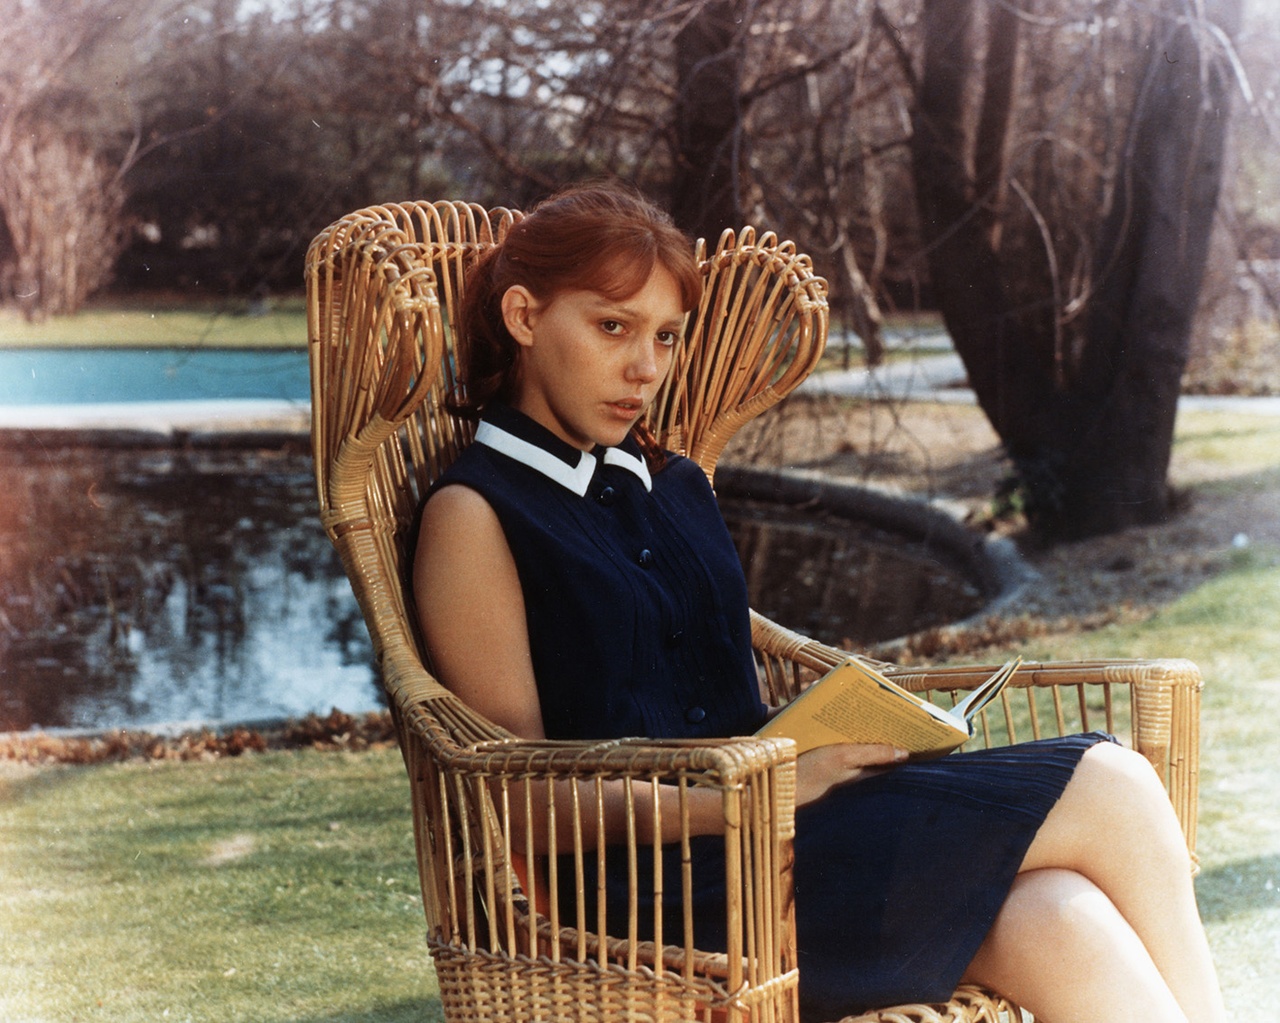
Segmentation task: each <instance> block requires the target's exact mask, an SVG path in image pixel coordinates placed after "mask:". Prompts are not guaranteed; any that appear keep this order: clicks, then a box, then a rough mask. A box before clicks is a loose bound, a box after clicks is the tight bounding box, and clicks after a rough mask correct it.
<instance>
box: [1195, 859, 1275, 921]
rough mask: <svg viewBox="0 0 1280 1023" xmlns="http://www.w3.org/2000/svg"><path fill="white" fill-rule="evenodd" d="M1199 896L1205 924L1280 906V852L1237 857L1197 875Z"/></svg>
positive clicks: (1197, 896)
mask: <svg viewBox="0 0 1280 1023" xmlns="http://www.w3.org/2000/svg"><path fill="white" fill-rule="evenodd" d="M1196 899H1197V901H1198V902H1199V903H1200V912H1201V914H1202V915H1203V917H1204V921H1205V923H1220V922H1223V921H1226V920H1230V919H1231V918H1233V917H1236V916H1240V915H1241V914H1244V913H1256V912H1258V911H1260V910H1268V909H1280V853H1271V854H1269V855H1266V856H1254V857H1252V858H1251V859H1247V860H1234V861H1232V862H1231V863H1224V864H1222V866H1220V867H1214V868H1213V869H1212V870H1206V871H1204V873H1202V874H1201V875H1200V876H1199V877H1198V878H1196Z"/></svg>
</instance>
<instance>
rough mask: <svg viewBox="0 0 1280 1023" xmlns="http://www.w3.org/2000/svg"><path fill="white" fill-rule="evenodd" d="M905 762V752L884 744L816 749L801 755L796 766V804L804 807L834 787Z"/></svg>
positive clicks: (844, 744)
mask: <svg viewBox="0 0 1280 1023" xmlns="http://www.w3.org/2000/svg"><path fill="white" fill-rule="evenodd" d="M906 759H907V752H906V750H901V749H897V748H896V747H894V746H890V745H888V744H887V743H840V744H838V745H834V746H819V747H818V748H817V749H813V750H809V751H808V752H807V753H803V754H801V755H800V758H799V759H798V760H797V762H796V803H797V804H798V805H800V806H804V805H805V804H806V803H811V802H813V801H814V800H815V799H821V798H822V797H823V796H825V795H826V794H827V793H828V792H830V791H831V789H833V788H835V787H836V786H837V785H844V784H847V783H848V782H852V781H857V780H858V779H859V778H862V777H865V776H866V775H867V774H868V773H873V772H874V771H877V770H879V769H882V768H884V767H887V766H889V765H891V764H897V763H901V762H902V761H903V760H906Z"/></svg>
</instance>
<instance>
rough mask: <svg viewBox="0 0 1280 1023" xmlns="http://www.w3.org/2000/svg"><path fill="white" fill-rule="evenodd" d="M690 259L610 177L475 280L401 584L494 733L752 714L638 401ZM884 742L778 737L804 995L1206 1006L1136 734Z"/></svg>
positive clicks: (712, 571) (696, 811)
mask: <svg viewBox="0 0 1280 1023" xmlns="http://www.w3.org/2000/svg"><path fill="white" fill-rule="evenodd" d="M699 286H700V285H699V276H698V273H697V270H696V267H695V266H694V263H693V259H692V248H691V246H690V245H689V243H688V241H687V239H686V238H685V237H684V236H683V235H681V234H680V233H679V232H678V231H677V230H675V228H674V227H673V226H672V225H671V223H670V221H669V220H668V219H667V218H666V217H665V215H664V214H662V213H661V212H660V211H658V210H657V209H655V208H654V207H653V206H651V205H650V204H648V203H647V202H646V201H644V200H643V199H641V198H639V197H638V196H636V195H634V194H632V193H629V192H625V191H621V190H617V189H613V188H605V187H589V188H581V189H576V190H571V191H568V192H565V193H562V194H560V195H558V196H555V197H553V198H552V199H550V200H548V201H546V202H545V203H543V204H542V205H540V206H538V207H537V208H536V209H535V210H534V211H533V212H532V213H531V214H530V215H529V216H528V217H527V218H526V219H524V220H523V221H521V222H520V223H519V224H517V225H516V226H515V227H513V228H512V230H511V232H510V234H509V235H508V237H507V239H506V241H505V242H504V244H503V245H502V246H500V247H498V248H497V249H495V250H493V251H491V252H490V253H489V254H488V255H487V256H486V257H485V258H484V259H483V260H482V261H481V262H480V264H479V265H478V266H477V267H476V268H475V270H474V271H473V273H472V275H471V277H470V278H469V279H468V287H467V293H466V295H467V298H466V304H465V307H464V309H463V311H462V316H461V322H460V324H459V330H460V333H461V336H462V338H463V340H464V342H465V354H464V369H465V374H464V377H465V381H466V395H465V399H464V401H463V406H464V408H465V410H466V411H468V412H470V413H472V414H475V415H477V416H478V417H479V418H480V419H481V423H480V426H479V427H478V432H477V435H476V442H475V443H474V444H473V445H472V446H471V447H470V448H468V450H467V451H466V452H465V453H464V454H463V455H462V457H461V458H460V459H459V460H458V461H457V462H456V463H455V465H454V466H453V467H451V469H450V470H449V471H448V472H447V473H446V474H445V476H444V477H443V479H442V480H441V481H440V484H439V485H438V486H437V487H436V488H435V489H434V490H433V492H432V494H431V495H430V496H429V498H428V500H427V501H426V503H425V505H424V507H423V513H422V522H421V532H420V542H419V546H418V550H417V558H416V562H415V574H414V585H415V593H416V597H417V606H418V611H419V615H420V618H421V625H422V630H423V635H424V637H425V639H426V643H427V646H428V648H429V651H430V655H431V659H432V662H433V664H434V667H435V670H436V671H437V673H438V674H439V676H440V678H441V679H442V680H443V681H444V682H445V684H447V685H448V686H449V687H450V688H451V689H453V690H454V691H455V692H456V693H457V694H458V695H459V696H460V697H461V698H462V699H464V700H465V701H466V702H467V703H468V704H469V705H470V706H472V707H473V708H475V709H476V710H477V711H479V712H480V713H482V714H484V715H485V716H487V717H488V718H490V719H491V720H493V721H494V722H496V723H498V724H500V725H502V726H503V727H505V728H507V729H509V730H510V731H511V732H513V733H515V734H516V735H519V736H525V737H528V738H543V737H551V738H558V739H579V738H609V737H622V736H632V735H644V736H650V737H703V736H729V735H744V734H750V733H752V732H754V731H755V730H756V729H757V728H758V727H759V726H760V725H761V724H762V723H763V721H764V719H765V717H766V714H767V711H766V709H765V706H764V705H763V703H762V702H761V699H760V696H759V692H758V687H757V681H756V673H755V668H754V663H753V661H752V655H751V646H750V628H749V624H748V611H747V600H746V586H745V582H744V579H743V574H742V570H741V567H740V565H739V563H738V560H737V556H736V554H735V551H734V548H733V544H732V542H731V540H730V538H729V536H728V532H727V530H726V528H725V526H724V523H723V521H722V520H721V519H720V516H719V512H718V510H717V508H716V504H715V498H714V496H713V494H712V492H711V489H710V487H709V486H708V485H707V482H706V479H705V477H704V476H703V474H702V472H701V470H700V469H699V468H698V467H697V466H696V465H695V464H693V463H692V462H690V461H688V460H687V459H684V458H681V457H678V456H675V455H672V454H665V455H664V454H663V453H662V452H660V451H658V450H657V449H656V445H654V444H653V443H652V441H651V439H650V438H649V437H648V436H647V435H646V434H645V432H644V431H643V429H642V428H641V427H640V425H639V419H640V416H641V414H642V413H643V411H644V409H645V408H646V406H647V405H648V404H649V402H650V401H651V400H652V399H653V397H654V395H655V394H656V392H657V390H658V387H659V386H660V385H661V383H662V380H663V378H664V376H665V374H666V372H667V369H668V367H669V366H670V363H671V357H672V349H673V346H674V344H675V342H676V341H677V339H678V337H679V335H680V332H681V329H682V323H683V319H684V315H685V313H686V312H687V311H688V310H690V309H691V308H693V306H694V305H695V304H696V302H697V299H698V296H699ZM903 759H904V755H903V754H902V753H901V751H897V750H894V749H892V748H890V747H887V746H875V745H843V746H830V747H825V748H822V749H817V750H814V751H812V752H810V753H807V754H805V755H804V756H802V757H801V758H800V760H799V763H798V767H797V771H798V774H797V784H798V794H797V804H798V810H797V820H796V828H797V838H796V874H795V877H796V918H797V931H798V944H799V949H800V957H801V958H800V963H801V973H800V976H801V981H800V984H801V989H800V997H801V1005H802V1010H803V1012H804V1015H805V1016H806V1018H808V1019H814V1020H820V1019H828V1020H830V1019H838V1018H840V1017H841V1016H843V1015H845V1014H848V1013H851V1012H856V1011H860V1010H864V1009H867V1008H871V1007H874V1006H877V1005H887V1004H894V1003H900V1002H917V1001H923V1002H929V1001H943V1000H945V999H947V998H948V997H950V995H951V992H952V991H953V990H954V988H955V986H956V985H957V984H958V983H959V982H961V981H963V980H969V981H974V982H977V983H980V984H983V985H986V986H988V987H990V988H993V989H995V990H997V991H1000V992H1002V993H1003V994H1005V995H1007V996H1008V997H1010V998H1013V999H1014V1000H1016V1001H1017V1002H1019V1003H1020V1004H1022V1005H1024V1006H1025V1007H1027V1008H1028V1009H1030V1010H1031V1011H1032V1012H1034V1013H1035V1016H1036V1018H1037V1019H1038V1020H1040V1019H1043V1020H1046V1021H1048V1023H1068V1021H1087V1020H1088V1021H1102V1020H1111V1019H1124V1018H1133V1019H1148V1020H1159V1021H1162V1023H1175V1021H1184V1020H1185V1021H1192V1023H1222V1021H1223V1020H1224V1019H1225V1015H1224V1010H1223V1006H1222V1002H1221V997H1220V995H1219V992H1218V986H1217V981H1216V978H1215V975H1214V970H1213V966H1212V963H1211V961H1210V958H1209V952H1208V948H1207V944H1206V942H1205V939H1204V934H1203V929H1202V927H1201V924H1200V920H1199V916H1198V913H1197V909H1196V905H1195V899H1194V895H1193V892H1192V885H1191V868H1190V863H1189V860H1188V856H1187V852H1186V848H1185V846H1184V844H1183V841H1182V837H1181V833H1180V831H1179V828H1178V826H1177V822H1176V820H1175V818H1174V815H1173V812H1172V809H1171V807H1170V805H1169V802H1168V799H1167V797H1166V796H1165V794H1164V791H1163V789H1162V787H1161V785H1160V783H1159V781H1158V779H1157V777H1156V775H1155V772H1154V771H1152V770H1151V768H1150V767H1149V765H1148V764H1147V763H1146V761H1145V760H1143V759H1142V758H1141V757H1139V756H1138V755H1136V754H1133V753H1131V752H1129V751H1127V750H1125V749H1123V748H1121V747H1120V746H1118V745H1116V744H1114V743H1112V742H1109V741H1107V738H1106V737H1105V736H1102V735H1089V736H1073V737H1069V738H1065V739H1054V740H1046V741H1044V742H1038V743H1025V744H1022V745H1019V746H1016V747H1012V748H1007V749H996V750H984V751H979V752H975V753H963V754H955V755H952V756H950V757H946V758H943V759H941V760H937V761H930V762H923V763H914V762H913V763H901V761H902V760H903ZM566 784H567V783H566ZM646 791H647V790H646ZM566 795H567V793H566ZM692 795H693V805H692V806H691V812H692V818H693V827H694V829H695V831H697V832H700V833H704V834H706V835H708V836H712V835H714V833H715V831H716V829H717V827H718V821H719V813H720V806H719V799H718V797H717V796H716V795H715V794H714V793H709V792H700V791H697V790H695V791H694V792H693V794H692ZM704 796H705V797H707V799H708V802H707V803H702V802H700V801H699V800H700V799H701V798H702V797H704ZM605 798H606V802H607V806H606V812H605V813H604V815H603V833H602V834H593V835H591V836H589V839H590V840H591V841H596V842H608V841H609V840H610V838H611V837H612V836H614V835H622V834H624V833H625V828H626V826H627V825H626V810H625V809H624V807H623V803H622V798H621V794H620V793H616V792H612V791H606V793H605ZM653 810H654V808H653V807H652V806H650V805H645V804H644V803H643V801H639V802H637V803H636V804H635V806H634V809H633V812H634V815H635V818H636V823H637V827H638V828H639V830H640V832H641V833H642V834H649V835H651V834H652V829H653V828H654V826H655V821H661V822H662V827H663V830H664V831H666V829H667V824H668V822H669V823H671V824H674V823H675V820H676V818H677V814H675V813H661V814H658V815H655V814H654V813H653ZM563 816H566V817H567V814H566V815H563ZM675 837H676V834H675V833H674V832H672V833H669V834H664V835H663V838H664V839H665V838H672V839H674V838H675ZM708 841H709V842H710V843H712V845H711V846H710V847H714V841H715V840H714V839H711V838H709V839H708ZM560 847H561V848H565V846H563V845H561V846H560ZM642 875H643V872H642ZM607 883H608V882H607ZM592 887H593V886H592V884H591V883H590V882H589V883H588V885H587V888H588V889H591V888H592ZM697 887H698V889H699V896H698V897H699V899H701V900H702V904H701V905H700V910H699V914H698V924H697V926H698V927H699V928H700V929H699V931H698V936H699V943H700V945H703V939H704V938H706V937H707V935H708V934H712V935H713V934H714V931H715V926H716V923H715V922H716V920H717V918H718V917H719V916H721V915H722V909H721V910H720V911H719V913H718V912H717V904H716V892H715V886H714V880H712V879H709V880H708V881H707V883H706V890H705V891H703V884H702V882H701V881H699V882H698V885H697ZM721 897H723V896H722V893H721ZM610 901H611V902H616V901H618V900H610ZM703 947H706V946H705V945H703Z"/></svg>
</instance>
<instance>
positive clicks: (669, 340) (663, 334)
mask: <svg viewBox="0 0 1280 1023" xmlns="http://www.w3.org/2000/svg"><path fill="white" fill-rule="evenodd" d="M679 337H680V335H679V334H678V333H677V332H676V331H674V330H660V331H658V344H660V345H662V346H663V347H664V348H670V347H671V346H672V345H674V344H675V343H676V340H677V339H678V338H679Z"/></svg>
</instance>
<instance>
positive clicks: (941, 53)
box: [912, 0, 1240, 539]
mask: <svg viewBox="0 0 1280 1023" xmlns="http://www.w3.org/2000/svg"><path fill="white" fill-rule="evenodd" d="M1206 6H1207V10H1206V19H1207V20H1208V21H1212V22H1214V23H1216V24H1217V25H1218V26H1219V27H1220V28H1221V29H1222V30H1223V31H1224V32H1225V33H1226V34H1227V36H1228V37H1234V35H1235V32H1236V29H1237V28H1238V25H1239V16H1240V0H1210V3H1209V4H1207V5H1206ZM973 10H974V3H973V0H926V2H925V5H924V22H925V57H924V72H923V75H922V78H921V83H920V89H919V95H918V100H917V107H916V111H915V114H914V126H913V127H914V134H913V139H912V161H913V174H914V178H915V182H916V189H917V201H918V204H919V209H920V219H921V230H922V234H923V236H924V240H925V243H926V245H927V246H928V254H929V255H928V258H929V269H930V277H931V281H932V284H933V286H934V289H935V292H936V295H937V299H938V305H939V308H940V310H941V312H942V314H943V318H944V320H945V322H946V325H947V328H948V330H949V331H950V333H951V336H952V339H953V341H954V343H955V346H956V350H957V351H958V352H959V354H960V356H961V358H962V359H963V360H964V363H965V367H966V369H967V370H968V373H969V379H970V384H971V385H972V387H973V389H974V392H975V394H976V395H977V398H978V402H979V404H980V405H981V406H982V408H983V410H984V412H985V413H986V414H987V417H988V418H989V419H990V420H991V423H992V426H993V427H994V428H995V430H996V432H997V433H998V434H999V436H1000V438H1001V440H1002V441H1003V443H1004V446H1005V449H1006V451H1007V453H1008V455H1009V457H1010V459H1011V461H1012V462H1013V466H1014V471H1015V473H1016V476H1017V479H1018V483H1019V486H1020V488H1021V490H1022V493H1023V496H1024V501H1025V507H1026V510H1027V513H1028V515H1029V517H1030V518H1031V519H1032V521H1033V523H1034V524H1035V525H1037V526H1038V527H1039V528H1040V529H1041V530H1042V531H1043V532H1044V533H1045V534H1046V535H1047V536H1048V537H1050V538H1056V539H1065V538H1071V537H1077V536H1084V535H1089V534H1094V533H1104V532H1111V531H1115V530H1118V529H1122V528H1124V527H1126V526H1129V525H1134V524H1139V523H1149V522H1156V521H1160V520H1161V519H1163V518H1164V517H1165V516H1166V515H1167V514H1168V511H1169V486H1168V470H1169V456H1170V451H1171V446H1172V439H1173V426H1174V418H1175V415H1176V412H1177V402H1178V395H1179V389H1180V383H1181V377H1182V372H1183V369H1184V367H1185V363H1186V358H1187V352H1188V347H1189V337H1190V329H1191V323H1192V317H1193V316H1194V314H1195V308H1196V304H1197V300H1198V295H1199V289H1200V282H1201V278H1202V276H1203V271H1204V263H1205V258H1206V254H1207V250H1208V241H1209V235H1210V231H1211V228H1212V222H1213V212H1214V209H1215V208H1216V204H1217V196H1218V188H1219V183H1220V180H1221V174H1222V152H1223V142H1224V137H1225V131H1226V123H1227V109H1228V106H1229V99H1230V90H1231V88H1232V80H1231V76H1230V73H1229V69H1228V67H1227V65H1226V62H1225V61H1224V60H1222V59H1219V58H1217V57H1215V55H1214V49H1213V48H1214V47H1216V43H1214V42H1213V41H1211V40H1210V38H1209V33H1207V32H1203V31H1201V34H1200V35H1197V34H1196V30H1197V29H1200V30H1202V29H1203V26H1202V25H1197V24H1195V23H1188V22H1187V21H1186V20H1185V19H1181V18H1176V19H1175V18H1168V19H1165V20H1161V21H1158V22H1157V25H1156V31H1155V33H1154V35H1153V37H1152V41H1151V43H1150V44H1149V45H1150V58H1149V64H1148V68H1147V72H1146V80H1145V84H1144V86H1143V88H1142V90H1141V91H1140V94H1139V99H1138V102H1137V104H1136V106H1135V108H1134V110H1133V112H1132V114H1131V118H1130V127H1129V133H1128V145H1127V148H1126V152H1124V153H1123V154H1121V155H1120V157H1119V160H1118V174H1119V175H1120V179H1121V180H1122V181H1123V182H1124V186H1123V187H1122V188H1121V190H1120V194H1119V196H1118V199H1117V202H1116V205H1115V208H1114V210H1113V212H1112V214H1111V216H1110V218H1109V220H1108V221H1107V222H1106V223H1105V225H1104V227H1103V231H1102V234H1101V237H1100V239H1099V242H1098V246H1097V248H1098V251H1097V253H1096V257H1095V260H1094V265H1095V266H1097V267H1099V268H1100V270H1099V278H1098V280H1097V285H1096V287H1095V291H1094V294H1093V296H1092V298H1091V302H1090V307H1089V314H1088V319H1087V329H1086V331H1085V336H1084V338H1083V343H1082V345H1081V348H1080V354H1079V360H1078V363H1077V365H1076V366H1075V371H1074V372H1068V373H1067V374H1066V375H1065V377H1064V376H1063V374H1062V373H1061V372H1060V371H1058V370H1057V369H1055V349H1056V345H1055V339H1054V337H1053V336H1052V330H1051V329H1049V328H1050V327H1051V326H1052V321H1049V323H1048V326H1046V322H1045V320H1043V319H1041V320H1040V321H1038V322H1037V321H1034V320H1031V319H1030V318H1027V317H1026V316H1025V315H1024V314H1023V313H1021V312H1020V311H1019V309H1018V308H1017V307H1016V306H1015V304H1014V303H1013V301H1012V300H1011V299H1010V298H1009V294H1008V292H1007V290H1006V287H1005V283H1004V282H1005V278H1004V274H1005V273H1006V272H1013V273H1016V272H1018V268H1016V267H1015V268H1011V269H1008V268H1005V267H1003V266H1002V264H1001V262H1000V260H999V258H998V254H997V251H996V248H995V244H994V241H995V239H996V238H998V234H997V233H993V231H992V230H991V223H990V221H989V219H988V218H987V217H986V216H985V215H984V214H983V213H982V212H981V203H982V201H983V199H984V198H986V197H987V196H984V195H981V194H978V192H977V184H976V180H975V172H974V171H973V170H972V169H971V166H970V164H971V158H970V157H969V155H968V154H969V146H970V142H969V139H970V138H971V137H972V136H973V134H974V133H973V132H971V131H969V130H968V128H967V125H968V124H969V123H970V122H971V121H972V118H971V117H969V116H968V113H967V111H966V108H965V97H966V96H967V95H969V94H970V93H971V92H972V91H973V90H974V89H976V87H977V86H976V83H977V82H979V81H980V80H981V77H982V76H981V73H980V69H979V67H978V61H977V59H976V57H975V50H976V48H975V46H974V40H973V30H974V25H973V22H974V18H973ZM988 128H989V122H988ZM992 145H993V139H992V137H991V134H990V131H989V130H988V131H987V132H986V133H985V134H984V136H983V146H984V147H985V152H984V153H978V154H976V156H975V157H974V158H973V159H974V160H976V161H977V162H979V163H980V169H984V170H985V169H986V168H987V167H988V166H989V164H988V163H987V162H986V161H988V160H990V158H991V157H990V153H991V152H992V149H991V147H992ZM984 187H985V188H986V190H987V192H988V193H989V191H990V188H991V183H990V180H989V178H988V180H986V181H985V182H984Z"/></svg>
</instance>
